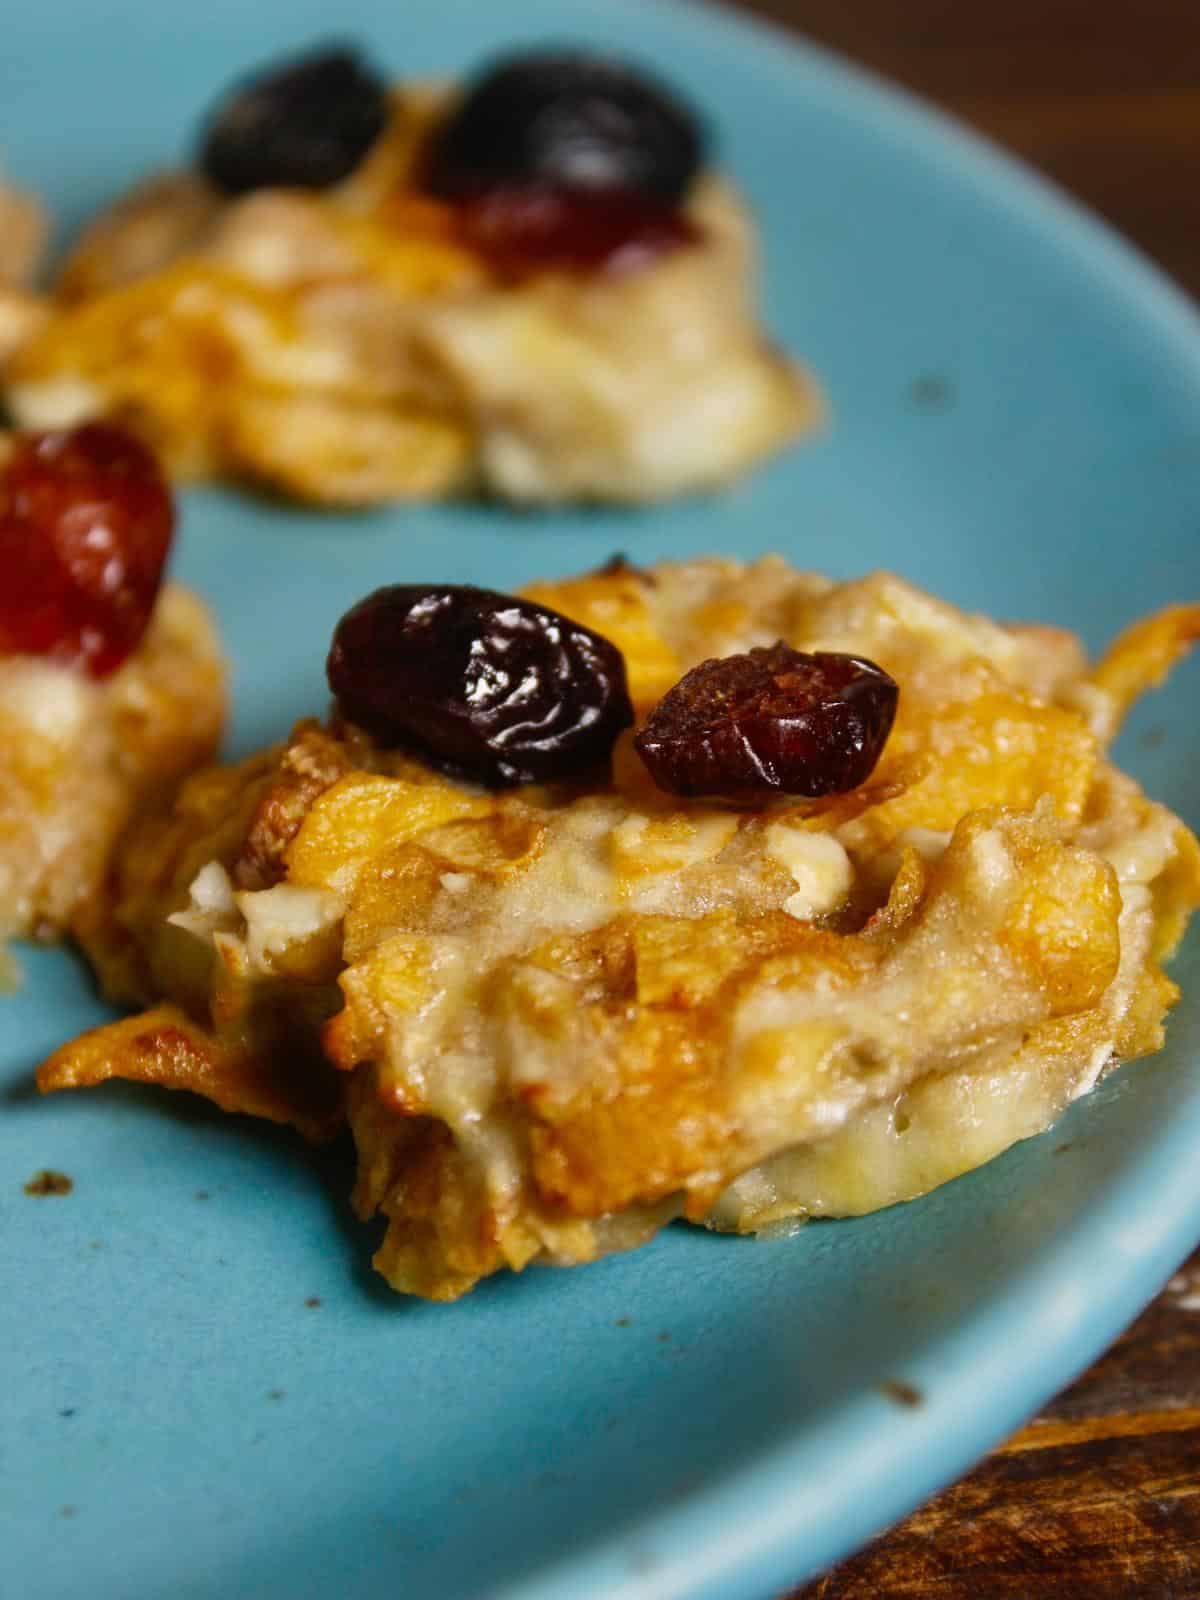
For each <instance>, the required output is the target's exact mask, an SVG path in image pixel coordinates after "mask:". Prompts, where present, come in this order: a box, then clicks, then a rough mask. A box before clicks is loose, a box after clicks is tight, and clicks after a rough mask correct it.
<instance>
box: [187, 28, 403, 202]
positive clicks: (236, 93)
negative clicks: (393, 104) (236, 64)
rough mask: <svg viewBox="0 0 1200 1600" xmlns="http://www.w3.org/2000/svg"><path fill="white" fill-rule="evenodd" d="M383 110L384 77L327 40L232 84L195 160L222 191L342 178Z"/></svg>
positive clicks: (375, 130)
mask: <svg viewBox="0 0 1200 1600" xmlns="http://www.w3.org/2000/svg"><path fill="white" fill-rule="evenodd" d="M387 116H388V101H387V84H386V82H385V81H384V79H383V78H381V77H380V75H379V74H378V73H377V72H376V71H375V70H374V68H372V67H371V66H369V65H368V64H367V62H365V61H364V60H363V59H362V58H361V57H360V56H359V55H358V54H357V53H356V52H355V51H354V50H351V49H348V48H346V47H345V46H342V45H333V46H328V45H327V46H324V47H322V48H321V49H319V50H314V51H311V52H309V54H307V55H304V56H300V57H299V58H297V59H295V60H291V61H285V62H283V63H282V64H278V65H273V66H271V67H268V68H267V69H266V70H265V71H261V70H260V71H259V72H256V73H254V74H253V75H252V76H250V77H249V78H247V79H244V80H243V81H242V82H240V83H238V84H236V85H235V86H234V87H233V88H232V89H231V90H230V91H229V93H228V94H227V95H226V96H225V97H224V99H222V100H221V101H219V102H218V104H217V107H216V109H215V110H214V111H213V113H212V115H211V117H210V118H209V121H208V124H207V126H206V127H205V129H204V132H203V134H202V136H201V146H200V165H201V166H202V167H203V169H204V171H205V172H206V173H207V174H208V176H209V177H210V178H211V179H212V181H213V182H214V183H215V184H216V185H217V186H218V188H220V189H223V190H224V191H225V193H226V194H245V193H246V192H247V191H248V190H251V189H274V188H287V189H325V188H328V187H329V185H330V184H334V183H339V182H340V181H341V180H342V179H343V178H346V177H349V175H350V174H351V173H352V172H353V171H354V169H355V167H357V166H358V164H359V162H360V161H361V160H362V159H363V157H364V156H365V155H366V153H367V151H368V150H369V149H370V148H371V146H372V145H373V144H374V143H375V141H376V139H378V137H379V135H380V134H381V133H382V132H383V128H384V125H385V123H386V122H387Z"/></svg>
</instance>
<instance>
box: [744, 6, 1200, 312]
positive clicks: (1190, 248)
mask: <svg viewBox="0 0 1200 1600" xmlns="http://www.w3.org/2000/svg"><path fill="white" fill-rule="evenodd" d="M741 8H742V9H744V10H748V11H755V12H758V13H759V14H760V15H763V16H766V17H769V18H770V19H771V20H773V21H776V22H779V23H782V24H783V25H784V26H786V27H790V28H793V29H795V30H796V31H798V32H801V33H803V34H806V35H807V36H808V37H809V38H812V39H814V40H816V41H817V42H819V43H821V44H826V45H830V46H832V47H833V48H834V49H837V50H841V51H842V52H843V53H845V54H846V55H848V56H851V57H852V58H853V59H854V60H856V61H858V62H860V63H862V64H863V65H865V66H868V67H870V68H872V69H873V70H874V71H876V72H880V73H882V74H884V75H885V76H886V77H889V78H892V79H894V80H896V81H897V82H899V83H903V84H905V85H906V86H907V87H909V88H911V89H915V90H917V91H918V93H920V94H923V95H925V96H926V97H927V98H929V99H931V100H935V101H937V102H938V103H939V104H940V105H942V106H944V107H945V108H946V109H947V110H949V111H952V112H953V113H954V114H955V115H956V116H959V117H961V118H962V119H963V120H964V121H965V122H969V123H972V124H974V126H975V127H977V128H980V129H982V131H983V132H985V133H987V134H989V135H991V137H992V138H994V139H996V140H997V141H998V142H999V143H1000V144H1003V145H1007V146H1008V147H1009V148H1010V149H1012V150H1015V151H1016V152H1017V153H1018V154H1019V155H1021V156H1023V157H1024V158H1025V159H1026V160H1027V161H1029V162H1031V163H1032V164H1033V165H1034V166H1036V167H1039V168H1040V169H1041V170H1042V171H1043V172H1045V173H1048V174H1049V175H1050V176H1051V177H1052V178H1054V179H1056V180H1057V181H1058V182H1059V183H1061V184H1062V185H1063V186H1064V187H1065V188H1067V189H1070V190H1072V191H1073V192H1074V193H1075V194H1076V195H1078V196H1079V197H1080V198H1081V199H1083V200H1085V201H1086V202H1087V203H1088V204H1089V205H1090V206H1092V207H1094V209H1095V210H1097V211H1099V212H1100V213H1101V214H1102V215H1103V216H1105V217H1107V218H1108V219H1109V221H1111V222H1112V223H1114V224H1115V226H1116V227H1118V228H1119V229H1121V231H1122V232H1124V233H1125V234H1127V235H1128V236H1129V237H1130V238H1131V239H1133V240H1134V241H1135V242H1136V243H1137V244H1139V245H1140V246H1141V248H1142V249H1143V250H1145V251H1146V252H1147V254H1149V255H1151V256H1153V257H1154V258H1155V259H1156V260H1157V261H1158V262H1159V263H1160V265H1162V266H1164V267H1165V268H1166V269H1167V271H1168V272H1170V273H1172V274H1173V275H1174V276H1175V277H1176V278H1177V279H1178V280H1179V281H1180V283H1182V284H1183V285H1184V287H1185V288H1187V289H1189V290H1190V291H1191V292H1192V293H1193V294H1200V211H1198V210H1197V206H1196V203H1195V196H1196V195H1197V194H1198V193H1200V5H1198V4H1197V3H1196V0H1004V3H1000V0H743V3H742V7H741Z"/></svg>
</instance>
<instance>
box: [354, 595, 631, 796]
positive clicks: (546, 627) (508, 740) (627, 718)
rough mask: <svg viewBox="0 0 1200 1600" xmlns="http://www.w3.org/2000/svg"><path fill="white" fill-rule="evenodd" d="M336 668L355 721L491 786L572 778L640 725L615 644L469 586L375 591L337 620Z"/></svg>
mask: <svg viewBox="0 0 1200 1600" xmlns="http://www.w3.org/2000/svg"><path fill="white" fill-rule="evenodd" d="M327 670H328V674H329V685H330V688H331V689H332V690H333V693H334V695H335V696H336V698H337V703H338V707H339V709H340V710H341V712H342V714H343V715H344V716H345V717H346V718H348V720H349V721H351V722H354V723H357V724H358V725H359V726H360V727H362V728H365V729H366V730H367V732H368V733H370V734H372V735H373V736H374V737H375V738H376V739H378V740H379V741H380V742H381V743H383V744H388V745H399V746H401V747H407V748H411V749H413V750H415V751H417V752H418V753H419V754H421V755H423V756H424V757H425V758H426V759H427V760H429V761H430V762H432V763H433V764H434V765H436V766H438V767H440V768H441V769H442V770H443V771H446V772H450V773H452V774H454V775H455V776H456V777H461V778H466V779H468V780H470V781H472V782H475V783H482V784H486V785H487V786H488V787H490V788H505V787H507V786H508V785H510V784H515V783H540V782H547V781H551V780H553V779H558V778H569V777H574V776H576V775H578V774H579V773H581V772H583V771H586V770H587V769H588V768H589V767H592V766H595V765H596V764H597V763H599V762H602V761H604V760H606V759H607V758H608V756H609V754H610V752H611V750H612V747H613V743H614V741H615V740H616V737H617V735H618V734H619V733H620V731H621V729H622V728H625V727H628V726H629V724H630V723H631V722H632V721H633V707H632V706H631V704H630V700H629V690H628V688H627V686H626V681H625V661H624V658H623V657H622V655H621V652H620V651H619V650H618V649H617V648H616V646H615V645H613V644H610V643H609V641H608V640H607V639H604V638H601V636H600V635H599V634H597V633H593V632H592V631H591V630H590V629H588V628H584V627H581V626H580V625H579V624H578V623H576V622H571V621H570V620H569V619H568V618H566V617H564V616H561V615H560V614H559V613H558V612H557V611H551V610H550V608H549V607H548V606H539V605H535V604H533V602H532V601H529V600H520V599H516V598H515V597H514V596H512V595H507V594H497V593H496V592H494V591H493V590H491V589H475V588H472V587H470V586H468V585H465V584H429V585H427V584H393V585H392V586H391V587H389V588H385V589H377V590H376V591H375V592H374V594H370V595H368V596H367V597H366V599H365V600H360V601H359V603H358V604H357V605H356V606H353V607H352V608H351V609H350V610H349V611H348V612H347V613H346V615H345V616H344V617H343V618H342V620H341V621H340V622H339V623H338V625H337V628H336V629H335V630H334V635H333V646H332V648H331V650H330V652H329V662H328V668H327Z"/></svg>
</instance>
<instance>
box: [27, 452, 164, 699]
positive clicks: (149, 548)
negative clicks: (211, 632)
mask: <svg viewBox="0 0 1200 1600" xmlns="http://www.w3.org/2000/svg"><path fill="white" fill-rule="evenodd" d="M174 521H175V515H174V511H173V509H172V505H171V495H170V491H169V490H168V488H167V486H166V484H165V482H164V481H163V478H162V474H161V473H160V471H159V469H158V464H157V462H156V461H155V459H154V457H153V456H152V455H151V453H150V451H149V450H147V449H146V447H145V445H143V444H141V443H139V442H138V440H136V439H134V438H131V437H130V435H129V434H127V433H126V432H125V431H124V430H123V429H121V428H117V427H114V426H113V425H112V424H111V423H105V422H92V423H86V424H85V425H84V426H82V427H78V428H70V429H67V430H65V431H63V432H56V433H34V434H24V435H21V436H18V439H17V442H16V446H15V448H14V451H13V454H12V457H11V459H10V461H9V464H8V467H7V469H6V471H5V472H4V474H3V477H2V478H0V572H2V573H3V575H4V576H3V580H2V581H0V653H4V654H17V655H39V656H50V657H52V658H53V659H55V660H59V661H78V662H82V664H83V665H84V666H85V667H86V668H87V670H88V671H89V672H90V673H91V675H92V676H93V677H95V678H102V677H105V676H106V675H107V674H108V673H110V672H113V671H115V669H116V668H117V667H119V666H120V665H121V663H122V662H123V661H124V660H125V659H126V657H127V656H129V654H130V653H131V652H132V651H133V650H134V649H135V648H136V647H137V645H138V642H139V641H140V639H141V637H142V635H143V633H144V632H145V631H146V626H147V624H148V623H149V621H150V614H151V612H152V611H153V609H154V601H155V597H156V596H157V594H158V590H159V585H160V583H161V582H162V572H163V564H164V562H165V561H166V557H167V551H168V548H169V547H170V542H171V533H172V529H173V527H174Z"/></svg>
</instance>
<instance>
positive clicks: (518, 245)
mask: <svg viewBox="0 0 1200 1600" xmlns="http://www.w3.org/2000/svg"><path fill="white" fill-rule="evenodd" d="M458 218H459V231H460V233H461V235H462V237H463V239H464V242H465V243H467V244H468V245H469V246H470V247H471V248H472V249H474V250H476V251H478V253H479V254H480V255H481V256H483V257H484V258H485V259H486V260H488V261H490V262H491V263H492V265H493V266H495V267H497V268H498V269H499V270H500V271H501V272H503V273H507V274H509V275H511V276H513V277H521V276H524V275H525V274H527V273H531V272H539V271H546V270H547V269H549V268H554V267H557V268H561V269H563V270H566V271H575V272H587V271H594V270H598V269H603V270H604V271H606V272H609V273H617V272H634V271H636V270H637V269H638V268H639V267H643V266H646V265H647V264H648V263H649V262H651V261H654V260H656V259H657V257H659V256H661V255H665V254H666V253H667V252H668V251H671V250H678V249H679V248H680V247H681V246H682V245H686V244H692V243H694V242H695V240H696V239H697V238H698V237H699V234H698V231H697V229H696V225H695V223H693V222H692V221H691V220H690V218H688V217H686V216H684V215H683V214H682V212H679V211H675V210H673V209H672V208H671V207H670V206H666V205H663V203H662V202H661V201H659V200H650V199H647V198H646V196H645V195H640V194H636V193H635V192H634V191H633V190H631V189H608V190H602V191H594V190H588V189H553V188H549V187H548V186H546V185H536V184H530V185H525V186H520V187H518V186H513V187H509V188H503V189H493V190H490V191H489V192H488V193H487V194H485V195H480V196H478V197H477V198H475V199H472V200H467V201H465V202H464V203H463V205H462V206H461V207H460V208H459V212H458Z"/></svg>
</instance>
